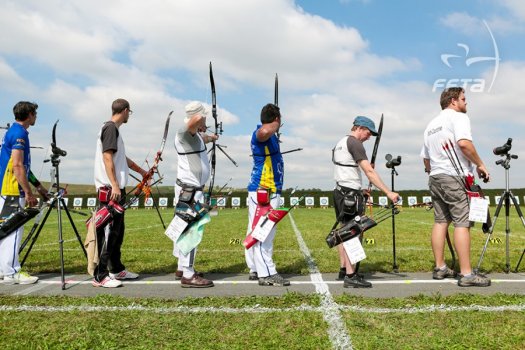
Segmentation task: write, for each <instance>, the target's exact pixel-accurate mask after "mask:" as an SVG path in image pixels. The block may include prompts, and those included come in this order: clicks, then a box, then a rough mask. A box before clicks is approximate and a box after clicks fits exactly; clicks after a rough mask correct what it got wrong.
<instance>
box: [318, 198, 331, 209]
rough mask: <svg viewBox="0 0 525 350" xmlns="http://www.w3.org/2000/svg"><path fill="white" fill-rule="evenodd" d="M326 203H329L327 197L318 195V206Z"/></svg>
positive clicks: (324, 205)
mask: <svg viewBox="0 0 525 350" xmlns="http://www.w3.org/2000/svg"><path fill="white" fill-rule="evenodd" d="M328 203H330V201H329V200H328V197H320V198H319V205H320V206H323V207H327V206H328Z"/></svg>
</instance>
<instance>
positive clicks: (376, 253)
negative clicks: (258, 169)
mask: <svg viewBox="0 0 525 350" xmlns="http://www.w3.org/2000/svg"><path fill="white" fill-rule="evenodd" d="M401 210H402V212H401V213H400V214H399V215H397V216H396V257H397V264H398V266H399V269H400V271H408V272H418V271H419V272H428V271H431V269H432V267H433V256H432V250H431V248H430V230H431V227H432V220H433V214H432V212H429V211H426V210H424V209H423V208H415V209H411V208H402V209H401ZM86 212H87V211H86ZM161 214H162V217H163V219H164V221H165V222H166V224H168V223H169V221H170V219H171V216H172V210H169V209H168V210H161ZM292 215H293V218H294V221H295V223H296V225H297V227H298V229H299V230H300V231H301V234H302V236H303V238H304V240H305V242H306V244H307V246H308V248H309V249H310V251H311V253H312V256H313V257H314V259H315V261H316V264H317V266H318V267H319V269H320V271H321V272H336V271H337V269H338V267H339V266H338V265H339V262H338V258H337V252H336V249H330V248H328V246H327V245H326V243H325V237H326V235H327V234H328V232H329V231H330V228H331V227H332V224H333V222H334V213H333V209H306V208H299V209H295V210H293V212H292ZM72 216H73V220H74V223H75V226H76V227H77V229H78V231H79V233H80V236H81V239H82V241H83V239H84V235H85V225H84V221H85V217H83V216H80V215H76V214H74V213H72ZM62 226H63V230H62V233H63V239H64V241H65V243H64V249H65V255H64V260H65V265H66V266H65V267H66V272H69V273H83V272H84V271H85V265H86V264H85V258H84V256H83V254H82V252H81V249H80V244H79V243H78V241H77V240H76V237H75V234H74V232H73V230H72V228H71V225H70V224H69V220H68V219H67V216H66V215H62ZM246 227H247V210H246V209H238V210H234V209H225V210H221V211H220V213H219V215H218V216H215V217H213V218H212V222H211V223H210V224H208V226H207V227H206V229H205V233H204V238H203V241H202V243H201V245H200V246H199V250H200V253H199V256H198V260H197V267H198V268H199V269H200V270H202V271H207V272H223V273H247V272H248V271H247V269H246V265H245V262H244V247H243V246H242V244H241V242H242V240H243V239H244V237H245V232H246ZM30 228H31V225H27V226H26V235H27V233H28V232H29V230H30ZM510 228H511V237H510V238H511V240H510V257H511V268H514V267H515V266H516V264H517V262H518V259H519V257H520V255H521V252H522V250H523V248H524V247H525V228H524V227H523V225H522V223H521V221H520V220H519V217H517V215H511V216H510ZM163 232H164V229H163V227H162V226H161V224H160V220H159V218H158V216H157V213H156V211H155V210H144V209H139V210H128V211H126V237H125V240H124V246H123V261H124V263H125V264H126V266H127V267H128V268H129V269H130V270H133V271H137V272H138V273H169V272H173V271H174V269H175V268H176V261H175V258H173V256H172V242H171V240H170V239H169V238H168V237H167V236H165V235H164V233H163ZM471 236H472V246H471V261H472V263H473V265H474V266H475V265H477V261H478V258H479V256H480V253H481V249H482V247H483V244H484V243H485V239H486V237H487V236H486V235H485V234H483V233H482V231H481V227H480V225H476V226H475V227H474V228H473V229H472V230H471ZM492 238H493V239H492V240H491V242H490V243H489V245H488V249H487V253H486V255H485V257H484V260H483V264H482V266H481V267H482V270H484V271H486V272H503V271H504V269H505V218H504V217H503V218H500V219H499V221H498V222H497V224H496V229H495V231H494V233H493V236H492ZM57 242H58V225H57V218H56V213H55V212H54V211H53V212H52V213H51V215H50V216H49V218H48V220H47V222H46V225H45V226H44V228H43V229H42V232H41V233H40V236H39V238H38V239H37V241H36V243H35V246H34V248H33V250H32V252H31V254H30V256H29V258H28V259H27V262H26V265H25V268H27V269H28V271H30V272H34V273H40V272H59V268H60V261H59V254H58V252H59V250H58V249H59V246H58V243H57ZM364 245H365V251H366V254H367V259H366V260H365V261H364V262H363V263H362V264H361V269H362V271H364V272H374V271H381V272H390V271H391V270H392V260H393V257H392V224H391V220H387V221H385V222H383V223H381V224H379V225H378V226H376V227H374V228H372V229H371V230H369V231H367V232H366V233H365V242H364ZM274 250H275V252H274V259H275V261H276V264H277V266H278V269H279V271H280V272H282V273H289V274H307V273H308V268H307V266H306V262H305V260H304V258H303V256H302V254H301V252H300V250H299V246H298V243H297V239H296V237H295V233H294V231H293V228H292V225H291V222H290V220H288V219H287V218H285V219H284V220H283V221H282V222H280V223H279V228H278V233H277V236H276V239H275V247H274ZM22 256H23V254H22ZM446 257H447V259H448V260H449V261H450V253H449V252H448V249H447V250H446ZM522 264H525V262H524V263H522ZM523 267H525V265H523Z"/></svg>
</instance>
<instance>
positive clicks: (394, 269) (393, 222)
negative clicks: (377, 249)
mask: <svg viewBox="0 0 525 350" xmlns="http://www.w3.org/2000/svg"><path fill="white" fill-rule="evenodd" d="M395 220H396V219H395V213H394V207H392V256H393V263H392V270H393V271H394V272H399V267H398V266H397V258H396V221H395Z"/></svg>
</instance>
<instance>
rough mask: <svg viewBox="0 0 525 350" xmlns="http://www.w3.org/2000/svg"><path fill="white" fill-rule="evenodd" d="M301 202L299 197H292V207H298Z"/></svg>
mask: <svg viewBox="0 0 525 350" xmlns="http://www.w3.org/2000/svg"><path fill="white" fill-rule="evenodd" d="M298 202H299V197H290V205H296V204H297V203H298Z"/></svg>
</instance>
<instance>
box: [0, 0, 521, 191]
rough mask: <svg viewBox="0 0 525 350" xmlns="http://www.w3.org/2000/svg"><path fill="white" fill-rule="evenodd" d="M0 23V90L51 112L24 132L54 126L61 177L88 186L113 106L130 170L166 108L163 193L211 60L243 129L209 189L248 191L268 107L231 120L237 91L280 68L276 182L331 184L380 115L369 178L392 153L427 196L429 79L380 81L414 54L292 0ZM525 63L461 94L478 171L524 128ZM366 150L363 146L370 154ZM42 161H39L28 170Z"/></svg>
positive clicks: (470, 27)
mask: <svg viewBox="0 0 525 350" xmlns="http://www.w3.org/2000/svg"><path fill="white" fill-rule="evenodd" d="M507 4H508V6H511V5H512V6H519V5H518V2H515V3H511V2H507ZM509 4H510V5H509ZM516 12H517V13H518V14H519V11H516ZM442 23H443V24H444V25H445V26H447V27H449V28H453V29H454V30H458V31H460V30H461V31H465V32H466V33H474V32H479V31H481V30H483V31H484V34H483V35H486V33H485V31H486V29H485V27H484V25H483V23H482V22H481V20H480V19H477V18H475V17H473V16H471V15H469V14H466V13H453V14H450V15H448V16H446V17H444V18H443V21H442ZM0 24H1V25H2V27H3V28H9V33H10V34H9V35H3V36H1V37H0V78H1V79H2V82H3V84H2V89H3V90H4V91H9V92H10V93H11V94H13V95H16V96H17V98H18V96H21V95H27V96H34V100H36V101H37V102H38V103H39V104H40V105H41V110H42V112H44V111H46V110H48V111H49V112H53V113H48V114H47V115H46V113H39V121H38V124H37V126H36V127H35V128H34V130H33V128H32V129H31V137H32V143H33V144H41V145H47V144H48V143H49V134H50V126H51V125H52V124H53V123H54V122H55V121H56V119H60V120H61V122H60V124H59V130H58V132H59V135H60V138H61V141H60V142H63V143H61V146H62V147H63V148H64V149H66V150H68V156H67V157H66V159H64V162H63V164H62V166H63V170H64V171H63V172H62V177H63V179H64V181H71V182H81V183H91V182H92V157H93V153H94V144H95V141H94V140H95V137H96V134H97V133H98V129H99V127H100V124H101V123H102V122H103V121H105V120H107V119H109V117H110V114H111V113H110V105H111V102H112V101H113V100H114V99H115V98H119V97H123V98H126V99H128V100H129V101H130V102H131V106H132V109H133V111H134V114H133V116H132V118H131V119H130V121H129V123H128V124H126V125H124V126H123V127H122V133H123V135H124V136H125V140H126V149H127V151H128V152H129V155H130V157H131V158H132V159H134V160H135V161H136V162H137V163H141V160H143V159H144V158H145V157H147V158H149V159H150V160H151V159H152V158H153V156H154V154H155V152H156V150H157V147H158V146H159V143H160V138H161V136H162V132H163V130H164V122H165V119H166V116H167V114H168V112H169V111H170V110H174V111H175V113H174V115H173V117H172V120H171V127H170V134H169V140H168V143H167V145H166V150H165V152H164V162H163V163H162V164H161V172H162V173H163V174H164V175H165V176H166V180H165V184H167V185H171V184H172V183H173V182H174V180H175V176H176V174H175V171H176V163H177V160H176V159H177V156H176V154H175V152H174V149H173V137H174V131H175V130H176V128H177V127H178V126H180V123H181V118H182V117H183V106H184V105H185V103H187V102H188V100H189V99H204V98H202V97H201V96H203V95H205V94H206V96H208V95H209V81H208V70H207V69H208V63H209V62H210V61H213V64H214V73H215V81H216V84H217V85H218V86H220V90H219V91H218V93H219V95H220V96H221V98H220V99H219V107H220V108H219V114H220V116H221V119H222V120H223V121H224V124H225V126H226V125H232V126H235V127H236V129H235V130H239V131H238V132H236V133H235V134H234V133H232V132H231V130H232V129H230V130H228V131H227V132H225V134H224V135H222V136H221V139H220V143H221V144H224V145H227V146H228V148H226V151H227V152H228V153H229V154H230V155H231V156H232V157H233V158H234V159H235V160H236V161H237V162H238V163H239V168H235V167H234V166H233V165H232V164H231V163H230V162H229V161H228V160H227V159H226V157H224V155H222V154H221V153H219V154H218V155H217V157H218V161H217V162H218V163H217V167H218V171H217V177H218V178H217V181H216V183H217V184H220V183H221V182H225V181H226V180H227V179H229V178H230V177H233V178H234V179H233V181H232V183H231V184H232V185H233V186H236V187H244V186H245V185H246V184H247V182H248V177H249V173H250V166H251V158H250V157H249V152H250V150H249V139H250V136H251V130H252V128H253V127H255V124H256V122H257V115H258V111H259V110H260V107H261V106H262V104H263V103H266V102H267V101H266V100H264V101H263V102H259V100H261V99H263V97H261V98H259V99H257V98H254V99H253V100H250V101H249V102H250V103H254V104H255V105H254V106H253V107H250V111H251V112H253V113H252V116H251V117H249V118H248V117H246V116H244V118H241V117H240V116H238V115H237V114H236V112H235V111H236V110H239V105H241V104H245V102H244V101H238V102H237V101H235V97H234V95H235V93H237V92H239V93H242V92H244V91H245V90H247V91H256V92H260V90H261V89H264V90H270V88H271V87H272V85H271V84H272V83H273V81H272V80H273V76H274V74H275V72H278V73H279V78H280V83H281V94H282V96H281V99H280V102H281V103H280V106H281V108H282V111H283V121H284V123H285V125H284V127H283V130H282V131H283V144H282V149H283V151H285V150H288V149H292V148H297V147H302V148H304V150H303V151H301V152H295V153H291V154H288V155H285V162H286V165H285V168H286V175H285V182H286V183H285V187H294V186H295V185H298V186H299V187H306V188H311V187H320V188H324V189H328V188H330V187H331V186H332V184H333V180H332V172H333V164H332V163H331V152H330V150H331V149H332V147H333V146H334V144H335V143H336V142H337V141H338V140H339V138H340V137H342V136H343V135H345V134H346V133H348V131H349V129H350V127H351V124H352V121H353V118H354V117H355V116H356V115H368V116H370V117H372V118H373V119H374V120H375V121H376V122H378V121H379V118H380V116H381V114H382V113H384V115H385V129H384V136H383V139H382V141H381V145H380V148H379V155H378V167H377V169H378V171H379V172H380V174H381V176H382V177H383V179H384V180H385V182H386V183H388V184H389V180H390V171H389V170H388V169H386V168H385V166H384V164H385V163H384V155H385V154H386V153H391V154H393V155H394V156H397V155H401V156H402V158H403V161H402V165H401V166H400V167H399V169H398V171H399V174H400V175H399V177H396V184H397V183H399V185H398V186H399V188H402V189H407V188H425V187H426V177H425V175H424V174H423V171H422V163H421V160H420V159H419V150H420V146H421V142H422V136H421V133H422V131H423V129H424V127H425V126H426V123H427V122H428V121H429V120H430V118H432V117H433V116H434V115H435V114H436V113H438V112H439V103H438V99H439V94H438V93H433V92H432V86H431V85H430V84H431V82H425V81H422V80H417V77H416V78H413V80H412V81H402V80H399V81H390V80H388V79H385V78H389V77H390V76H392V75H395V74H398V73H404V72H412V73H417V72H419V71H421V70H424V69H428V67H424V66H423V64H422V63H421V62H419V60H418V58H417V57H399V58H398V57H394V56H383V55H379V54H377V53H375V52H373V51H372V50H371V46H370V43H369V42H368V41H367V39H366V38H364V37H363V36H362V34H361V33H360V32H359V31H358V30H357V29H356V28H352V27H344V26H337V25H335V24H334V23H333V22H332V21H330V20H327V19H325V18H321V17H319V16H316V15H312V14H309V13H306V12H304V11H303V10H302V9H301V8H300V7H298V6H297V5H295V3H294V2H293V1H290V0H287V1H281V0H268V1H237V0H224V1H220V2H219V1H203V0H192V1H189V0H179V1H167V0H164V1H162V0H154V1H148V2H144V1H124V0H120V1H111V2H107V1H101V0H96V1H90V2H83V1H60V0H50V1H46V2H41V1H36V0H35V1H24V2H19V1H7V2H6V4H5V6H4V7H3V9H2V12H1V13H0ZM489 24H490V25H491V26H492V22H490V23H489ZM19 59H22V60H26V61H27V62H35V63H36V64H38V66H39V67H41V68H42V70H43V72H42V76H43V77H38V76H31V75H28V74H26V72H25V69H24V68H25V67H23V64H21V65H20V64H17V63H19ZM523 65H524V64H523V62H510V61H506V62H502V64H501V66H500V72H499V74H498V77H497V79H496V84H495V86H494V88H493V91H492V92H491V93H490V94H486V93H483V94H477V95H476V94H468V98H469V114H471V118H472V120H473V122H474V123H475V124H474V125H473V129H474V136H475V137H476V142H477V144H479V148H480V154H481V155H482V157H484V158H485V159H487V160H486V162H489V161H491V150H492V148H493V147H495V146H497V145H499V144H502V143H504V142H505V141H506V137H511V136H512V135H511V134H510V133H509V131H512V132H517V130H521V129H522V128H523V121H522V118H521V116H520V113H521V111H523V110H525V109H524V108H523V107H525V106H523V99H522V98H521V97H522V96H523V95H524V93H525V91H523V89H524V88H523V87H522V86H523V84H521V83H520V77H522V76H525V69H524V67H523ZM491 74H492V71H490V70H488V71H487V72H486V73H485V78H486V79H487V80H491V79H492V77H491ZM385 80H388V83H385ZM4 82H6V83H7V84H9V85H10V86H8V85H6V83H4ZM37 86H38V88H37ZM195 91H197V92H199V91H200V92H202V93H200V94H199V93H195ZM224 95H227V97H228V99H227V101H228V102H225V101H226V99H222V96H224ZM205 102H208V103H209V102H210V101H209V98H208V100H207V101H205ZM259 104H260V105H259ZM11 105H12V104H11ZM11 105H10V106H8V107H9V108H11ZM208 107H209V105H208ZM245 109H248V107H245ZM39 111H40V110H39ZM225 129H226V128H225ZM484 135H490V137H488V138H484V137H483V136H484ZM507 135H508V136H507ZM373 142H374V140H373V139H372V140H370V141H368V142H367V143H366V144H365V146H366V147H367V149H368V150H369V151H371V148H372V145H373ZM519 143H520V140H519V137H517V136H516V140H515V147H516V149H517V150H519V149H523V148H522V147H521V148H519V147H518V146H519ZM40 158H43V156H42V157H41V156H39V155H38V154H37V152H35V154H34V157H33V159H34V164H36V162H38V161H39V160H40ZM493 167H494V166H493ZM516 167H522V166H520V165H518V163H517V165H516ZM37 168H38V167H37ZM522 168H523V167H522ZM522 170H524V169H522ZM521 172H522V171H519V172H516V173H517V174H519V173H521ZM495 181H498V180H495ZM500 183H501V182H500ZM500 183H499V184H500Z"/></svg>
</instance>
